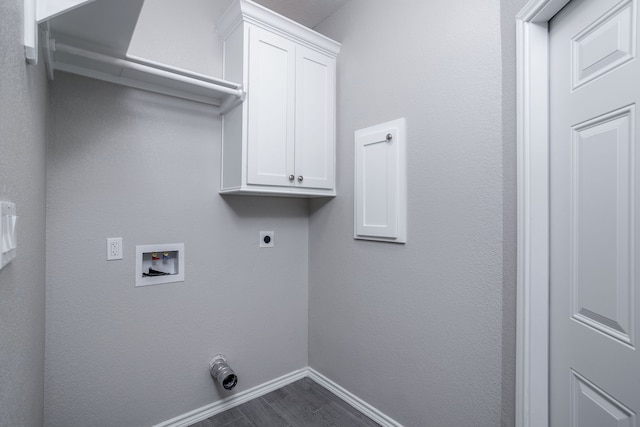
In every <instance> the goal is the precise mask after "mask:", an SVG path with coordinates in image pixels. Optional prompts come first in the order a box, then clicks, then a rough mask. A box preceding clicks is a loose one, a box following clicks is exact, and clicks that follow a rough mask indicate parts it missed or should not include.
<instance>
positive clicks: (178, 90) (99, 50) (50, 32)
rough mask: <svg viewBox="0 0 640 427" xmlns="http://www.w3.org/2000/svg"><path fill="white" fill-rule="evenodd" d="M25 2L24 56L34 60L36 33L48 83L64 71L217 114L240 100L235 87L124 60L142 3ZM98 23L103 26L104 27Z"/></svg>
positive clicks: (186, 72)
mask: <svg viewBox="0 0 640 427" xmlns="http://www.w3.org/2000/svg"><path fill="white" fill-rule="evenodd" d="M49 3H50V2H46V1H44V0H25V55H26V57H27V61H28V62H30V63H37V61H38V55H37V53H38V49H39V48H38V43H37V41H38V34H37V33H38V28H41V29H42V31H41V34H40V36H41V37H40V39H41V41H42V51H43V52H42V53H43V55H44V61H45V64H46V68H47V74H48V77H49V79H50V80H53V79H54V77H55V71H58V70H59V71H65V72H68V73H73V74H78V75H82V76H85V77H90V78H94V79H98V80H103V81H108V82H111V83H115V84H119V85H123V86H129V87H134V88H137V89H142V90H146V91H150V92H156V93H161V94H164V95H168V96H173V97H177V98H182V99H188V100H191V101H196V102H201V103H204V104H208V105H213V106H214V107H216V108H217V109H218V112H219V113H220V114H224V113H225V112H227V111H229V110H230V109H233V108H234V107H235V106H237V105H239V104H241V103H242V102H243V101H244V99H245V92H244V90H243V88H242V86H241V85H240V84H238V83H234V82H230V81H225V80H222V79H217V78H214V77H211V76H207V75H203V74H200V73H195V72H192V71H189V70H184V69H180V68H176V67H172V66H169V65H166V64H160V63H158V62H154V61H150V60H146V59H144V58H141V57H136V56H129V55H127V49H128V46H129V42H130V40H131V36H132V34H133V31H134V29H135V26H136V23H137V18H138V15H139V13H140V9H141V7H142V3H143V2H142V0H127V1H125V0H111V1H109V2H92V1H81V0H57V1H54V2H53V3H54V4H53V5H51V4H49ZM103 21H107V22H106V23H105V22H103Z"/></svg>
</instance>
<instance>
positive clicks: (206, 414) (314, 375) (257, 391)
mask: <svg viewBox="0 0 640 427" xmlns="http://www.w3.org/2000/svg"><path fill="white" fill-rule="evenodd" d="M306 377H309V378H311V379H312V380H313V381H315V382H316V383H318V384H319V385H320V386H322V387H324V388H326V389H327V390H329V391H330V392H331V393H333V394H335V395H336V396H337V397H339V398H340V399H342V400H344V401H345V402H346V403H348V404H349V405H351V406H353V407H354V408H355V409H356V410H358V411H360V412H362V413H363V414H364V415H366V416H367V417H369V418H371V419H372V420H373V421H375V422H377V423H378V424H380V425H381V426H382V427H403V426H402V424H400V423H399V422H397V421H395V420H393V419H392V418H391V417H388V416H387V415H385V414H383V413H382V412H380V411H379V410H377V409H376V408H374V407H373V406H371V405H369V404H368V403H367V402H365V401H364V400H362V399H360V398H359V397H357V396H356V395H354V394H353V393H351V392H349V391H347V390H345V389H344V388H343V387H341V386H339V385H338V384H336V383H334V382H333V381H331V380H330V379H329V378H327V377H325V376H324V375H322V374H321V373H319V372H318V371H316V370H315V369H312V368H308V367H307V368H303V369H299V370H297V371H293V372H290V373H288V374H286V375H283V376H281V377H280V378H276V379H274V380H271V381H268V382H266V383H264V384H261V385H259V386H256V387H253V388H251V389H249V390H245V391H243V392H240V393H237V394H235V395H233V396H230V397H227V398H224V399H221V400H218V401H217V402H214V403H211V404H209V405H206V406H203V407H201V408H198V409H195V410H193V411H191V412H187V413H186V414H183V415H179V416H177V417H175V418H172V419H170V420H167V421H164V422H162V423H160V424H156V425H155V426H153V427H188V426H190V425H192V424H194V423H197V422H200V421H203V420H206V419H207V418H210V417H212V416H214V415H216V414H219V413H220V412H224V411H226V410H228V409H231V408H234V407H236V406H239V405H242V404H243V403H246V402H248V401H250V400H252V399H255V398H256V397H260V396H264V395H265V394H267V393H270V392H272V391H274V390H277V389H279V388H282V387H284V386H286V385H288V384H291V383H293V382H295V381H298V380H301V379H302V378H306Z"/></svg>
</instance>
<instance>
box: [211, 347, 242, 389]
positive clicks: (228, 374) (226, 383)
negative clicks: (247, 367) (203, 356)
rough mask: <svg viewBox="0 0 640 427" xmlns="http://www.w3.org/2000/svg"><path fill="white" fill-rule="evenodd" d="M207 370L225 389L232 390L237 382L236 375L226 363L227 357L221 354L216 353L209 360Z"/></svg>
mask: <svg viewBox="0 0 640 427" xmlns="http://www.w3.org/2000/svg"><path fill="white" fill-rule="evenodd" d="M209 372H210V373H211V376H212V377H213V379H214V380H216V381H217V382H218V384H220V385H221V386H222V387H223V388H224V389H225V390H232V389H233V388H234V387H235V386H236V385H237V384H238V376H237V375H236V373H235V372H233V369H231V367H230V366H229V364H228V363H227V359H226V358H225V357H224V355H222V354H218V355H216V356H215V357H214V358H213V359H211V362H209Z"/></svg>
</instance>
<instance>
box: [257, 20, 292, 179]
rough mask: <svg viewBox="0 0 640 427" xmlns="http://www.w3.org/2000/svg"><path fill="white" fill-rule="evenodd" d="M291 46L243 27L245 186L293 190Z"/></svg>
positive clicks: (263, 33)
mask: <svg viewBox="0 0 640 427" xmlns="http://www.w3.org/2000/svg"><path fill="white" fill-rule="evenodd" d="M295 65H296V64H295V45H294V44H293V43H292V42H291V41H289V40H287V39H285V38H283V37H280V36H278V35H276V34H273V33H270V32H268V31H265V30H263V29H261V28H257V27H251V28H249V82H248V83H249V87H248V88H247V102H248V109H249V112H248V124H249V125H248V134H247V138H248V147H247V156H248V157H247V183H248V184H260V185H286V186H291V185H293V181H292V180H290V179H289V175H292V174H294V173H295V172H294V161H295V159H294V153H295V152H294V136H295V135H294V133H295V123H294V120H295V114H294V103H295V92H294V88H295Z"/></svg>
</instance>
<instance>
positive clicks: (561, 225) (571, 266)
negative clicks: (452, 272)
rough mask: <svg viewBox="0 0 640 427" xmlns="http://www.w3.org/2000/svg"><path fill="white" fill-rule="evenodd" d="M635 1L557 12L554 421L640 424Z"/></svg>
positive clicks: (609, 0) (639, 88)
mask: <svg viewBox="0 0 640 427" xmlns="http://www.w3.org/2000/svg"><path fill="white" fill-rule="evenodd" d="M637 13H638V10H637V5H636V0H622V1H621V0H574V1H572V2H571V3H569V5H568V6H566V7H565V8H564V9H563V10H562V11H560V13H558V15H556V16H555V17H554V18H553V20H552V21H551V22H550V27H549V31H550V52H551V53H550V67H551V90H550V96H551V106H550V123H551V135H550V137H551V144H550V153H551V154H550V156H551V158H550V168H551V181H550V182H551V200H550V202H551V216H550V218H551V229H550V233H551V236H550V241H551V256H550V274H551V279H550V280H551V283H550V288H551V301H550V306H551V310H550V315H551V319H550V321H551V331H550V337H551V338H550V387H551V389H550V393H549V396H550V402H549V404H550V421H551V425H552V426H553V427H565V426H571V427H574V426H580V427H603V426H625V427H631V426H636V425H637V424H638V419H637V414H638V411H640V354H639V353H638V350H637V346H638V340H637V333H638V326H639V325H638V307H639V306H640V304H639V302H640V290H639V289H638V277H637V267H638V263H639V261H640V259H639V258H638V253H637V248H638V233H637V229H638V225H639V223H638V219H639V215H640V206H638V193H639V191H640V182H639V181H638V176H639V172H640V171H638V164H639V160H640V159H639V157H638V156H639V154H640V150H638V147H637V134H636V128H637V124H638V122H637V120H638V119H637V113H636V111H635V110H636V103H637V102H638V100H639V99H640V77H639V76H640V65H639V64H638V61H637V59H636V45H637V31H636V24H637V21H638V17H637Z"/></svg>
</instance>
